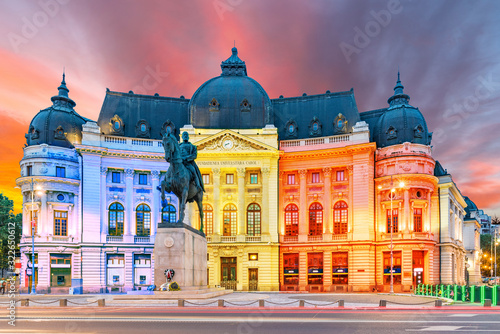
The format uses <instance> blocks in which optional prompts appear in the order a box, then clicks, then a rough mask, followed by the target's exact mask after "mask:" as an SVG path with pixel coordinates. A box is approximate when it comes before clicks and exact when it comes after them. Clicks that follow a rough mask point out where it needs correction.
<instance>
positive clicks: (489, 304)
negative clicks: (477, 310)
mask: <svg viewBox="0 0 500 334" xmlns="http://www.w3.org/2000/svg"><path fill="white" fill-rule="evenodd" d="M483 306H485V307H491V299H485V300H484V304H483Z"/></svg>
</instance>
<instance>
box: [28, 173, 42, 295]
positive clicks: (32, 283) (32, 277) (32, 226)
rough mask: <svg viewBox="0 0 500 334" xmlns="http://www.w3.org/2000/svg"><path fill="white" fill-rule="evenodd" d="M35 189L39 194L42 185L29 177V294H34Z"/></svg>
mask: <svg viewBox="0 0 500 334" xmlns="http://www.w3.org/2000/svg"><path fill="white" fill-rule="evenodd" d="M35 189H36V190H37V194H39V195H41V193H42V192H41V190H42V187H40V186H39V185H38V186H36V188H35V186H34V182H33V178H31V293H30V294H31V295H36V289H35V219H34V217H33V211H34V207H35V203H34V201H35V198H34V197H35Z"/></svg>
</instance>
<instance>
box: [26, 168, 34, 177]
mask: <svg viewBox="0 0 500 334" xmlns="http://www.w3.org/2000/svg"><path fill="white" fill-rule="evenodd" d="M32 175H33V166H26V176H32Z"/></svg>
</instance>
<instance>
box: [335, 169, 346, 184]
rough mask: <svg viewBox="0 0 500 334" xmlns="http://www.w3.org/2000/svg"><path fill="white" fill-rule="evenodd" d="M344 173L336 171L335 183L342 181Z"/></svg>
mask: <svg viewBox="0 0 500 334" xmlns="http://www.w3.org/2000/svg"><path fill="white" fill-rule="evenodd" d="M344 180H345V179H344V171H343V170H338V171H337V181H344Z"/></svg>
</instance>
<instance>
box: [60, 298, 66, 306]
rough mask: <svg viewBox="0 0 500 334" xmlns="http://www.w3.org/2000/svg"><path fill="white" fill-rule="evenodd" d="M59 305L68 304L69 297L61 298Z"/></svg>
mask: <svg viewBox="0 0 500 334" xmlns="http://www.w3.org/2000/svg"><path fill="white" fill-rule="evenodd" d="M59 306H68V300H67V299H59Z"/></svg>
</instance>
